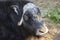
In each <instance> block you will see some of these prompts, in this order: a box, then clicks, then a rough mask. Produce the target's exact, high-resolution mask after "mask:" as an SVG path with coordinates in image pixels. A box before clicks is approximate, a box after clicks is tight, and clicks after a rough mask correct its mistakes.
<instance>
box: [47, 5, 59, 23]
mask: <svg viewBox="0 0 60 40" xmlns="http://www.w3.org/2000/svg"><path fill="white" fill-rule="evenodd" d="M48 17H49V18H50V19H51V20H52V21H54V22H56V23H60V5H56V6H55V7H51V8H49V9H48Z"/></svg>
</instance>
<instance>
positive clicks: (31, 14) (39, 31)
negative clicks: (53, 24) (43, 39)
mask: <svg viewBox="0 0 60 40" xmlns="http://www.w3.org/2000/svg"><path fill="white" fill-rule="evenodd" d="M11 7H13V9H14V11H15V13H17V15H19V12H18V10H17V9H19V7H18V6H16V5H12V6H11ZM21 25H23V27H24V28H25V29H27V30H28V31H31V32H32V33H34V35H37V36H40V35H43V34H46V33H47V32H48V28H47V26H46V25H45V22H44V20H43V19H42V17H41V13H40V10H39V8H38V7H37V6H36V5H35V4H33V3H27V4H26V5H24V7H23V14H22V17H21V20H20V21H19V22H18V26H21Z"/></svg>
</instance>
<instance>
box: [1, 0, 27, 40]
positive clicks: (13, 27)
mask: <svg viewBox="0 0 60 40" xmlns="http://www.w3.org/2000/svg"><path fill="white" fill-rule="evenodd" d="M26 3H27V2H24V1H23V2H17V1H15V2H10V1H6V2H5V1H4V2H2V1H1V2H0V40H25V32H24V31H23V30H24V29H23V26H20V27H18V26H17V22H18V21H20V19H21V15H22V13H23V12H22V7H23V6H24V5H25V4H26ZM14 4H15V5H17V6H19V10H20V12H19V15H17V14H16V13H15V12H14V10H13V9H12V8H11V7H10V6H11V5H14Z"/></svg>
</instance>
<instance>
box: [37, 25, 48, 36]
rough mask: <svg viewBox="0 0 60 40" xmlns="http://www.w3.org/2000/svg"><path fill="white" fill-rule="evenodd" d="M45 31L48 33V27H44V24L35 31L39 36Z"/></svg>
mask: <svg viewBox="0 0 60 40" xmlns="http://www.w3.org/2000/svg"><path fill="white" fill-rule="evenodd" d="M46 33H48V28H47V27H46V25H45V24H44V27H42V28H40V29H37V31H36V35H37V36H41V35H44V34H46Z"/></svg>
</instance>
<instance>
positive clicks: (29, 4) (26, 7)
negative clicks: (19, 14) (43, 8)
mask: <svg viewBox="0 0 60 40" xmlns="http://www.w3.org/2000/svg"><path fill="white" fill-rule="evenodd" d="M32 8H37V6H36V5H35V4H33V3H27V4H26V5H25V6H24V7H23V13H25V12H26V11H27V10H29V9H32Z"/></svg>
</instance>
